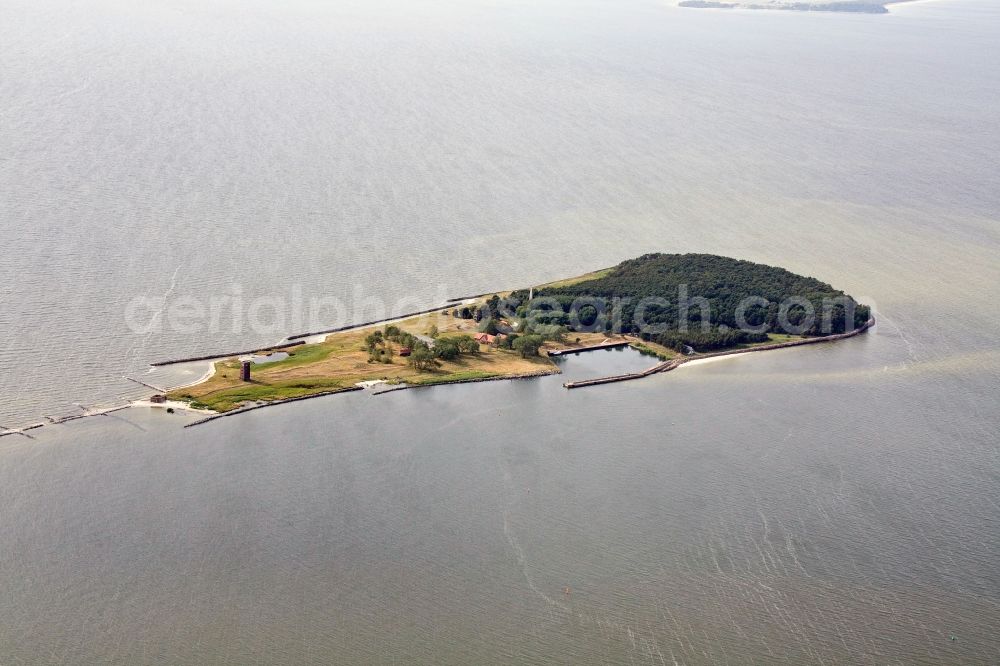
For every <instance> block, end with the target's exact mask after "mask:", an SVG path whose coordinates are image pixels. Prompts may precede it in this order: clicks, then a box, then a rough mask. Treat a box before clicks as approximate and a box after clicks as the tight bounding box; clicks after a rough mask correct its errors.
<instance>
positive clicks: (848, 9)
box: [677, 0, 921, 14]
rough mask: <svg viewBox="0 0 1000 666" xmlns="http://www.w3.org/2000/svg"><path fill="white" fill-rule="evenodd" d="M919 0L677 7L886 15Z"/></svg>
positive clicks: (686, 0)
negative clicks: (895, 8)
mask: <svg viewBox="0 0 1000 666" xmlns="http://www.w3.org/2000/svg"><path fill="white" fill-rule="evenodd" d="M920 1H921V0H884V2H852V1H850V0H846V1H840V2H837V1H834V2H826V3H810V2H774V3H769V4H761V3H758V2H727V1H726V0H681V2H679V3H677V6H678V7H684V8H688V9H753V10H769V11H799V12H832V13H838V14H888V13H889V8H888V5H896V4H902V3H907V2H920Z"/></svg>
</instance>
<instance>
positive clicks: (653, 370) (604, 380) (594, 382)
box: [563, 316, 875, 389]
mask: <svg viewBox="0 0 1000 666" xmlns="http://www.w3.org/2000/svg"><path fill="white" fill-rule="evenodd" d="M874 326H875V317H874V316H872V317H870V318H869V319H868V321H866V322H865V323H864V324H863V325H862V326H859V327H858V328H856V329H854V330H853V331H848V332H846V333H836V334H834V335H823V336H818V337H815V338H804V339H801V340H790V341H788V342H778V343H775V344H769V345H759V346H757V347H747V348H744V349H729V350H723V351H718V352H711V353H708V354H703V355H700V356H694V357H691V356H688V357H682V358H675V359H673V360H670V361H662V362H661V363H657V364H656V365H654V366H652V367H649V368H646V369H645V370H643V371H642V372H634V373H630V374H625V375H610V376H607V377H595V378H593V379H582V380H579V381H575V382H566V383H564V384H563V386H564V387H566V388H567V389H574V388H584V387H587V386H598V385H600V384H611V383H615V382H625V381H631V380H633V379H642V378H644V377H649V376H650V375H655V374H659V373H661V372H670V371H671V370H676V369H677V368H680V367H682V366H684V365H688V364H692V363H695V362H697V361H702V362H709V361H716V360H721V359H723V358H725V357H729V356H742V355H743V354H753V353H755V352H766V351H775V350H778V349H788V348H790V347H801V346H803V345H815V344H821V343H827V342H837V341H838V340H846V339H847V338H853V337H855V336H858V335H861V334H862V333H864V332H866V331H867V330H868V329H870V328H872V327H874Z"/></svg>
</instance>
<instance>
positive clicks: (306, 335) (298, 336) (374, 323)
mask: <svg viewBox="0 0 1000 666" xmlns="http://www.w3.org/2000/svg"><path fill="white" fill-rule="evenodd" d="M449 307H452V306H445V305H439V306H438V307H436V308H430V309H429V310H418V311H417V312H408V313H406V314H401V315H397V316H395V317H389V318H388V319H376V320H374V321H366V322H362V323H360V324H348V325H347V326H337V327H336V328H327V329H324V330H322V331H312V332H310V333H297V334H295V335H290V336H288V339H289V340H301V339H302V338H311V337H312V336H314V335H327V334H329V333H340V332H342V331H350V330H351V329H354V328H366V327H368V326H377V325H378V324H387V323H389V322H391V321H399V320H400V319H409V318H410V317H419V316H420V315H425V314H431V313H432V312H441V311H442V310H447V309H448V308H449Z"/></svg>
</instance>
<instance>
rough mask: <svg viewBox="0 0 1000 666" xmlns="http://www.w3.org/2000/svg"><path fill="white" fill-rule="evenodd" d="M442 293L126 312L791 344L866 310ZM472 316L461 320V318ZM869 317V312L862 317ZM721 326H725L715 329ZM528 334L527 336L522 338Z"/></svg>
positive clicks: (177, 300) (257, 331)
mask: <svg viewBox="0 0 1000 666" xmlns="http://www.w3.org/2000/svg"><path fill="white" fill-rule="evenodd" d="M450 293H453V292H450V290H449V289H448V288H447V286H446V285H444V284H439V285H437V287H436V288H434V289H432V290H426V289H425V290H421V292H420V294H419V295H410V296H405V297H402V298H399V299H397V300H396V301H394V302H387V301H386V300H385V299H383V298H380V297H378V296H375V295H372V294H369V293H367V291H366V289H365V287H364V286H363V285H361V284H356V285H355V286H354V287H353V289H352V290H351V292H350V296H349V297H348V298H343V297H340V296H335V295H330V294H327V295H318V296H317V295H309V296H306V295H305V294H304V292H303V288H302V286H301V285H298V284H296V285H292V286H291V287H290V288H289V289H288V292H287V293H284V294H274V293H271V294H257V295H254V296H253V297H249V296H247V295H246V294H245V293H244V289H243V287H242V286H241V285H238V284H234V285H231V286H230V287H229V289H228V290H226V291H224V292H222V293H218V294H214V295H212V296H209V297H206V298H198V297H195V296H191V295H178V296H173V295H167V296H145V295H144V296H137V297H135V298H134V299H132V300H131V301H130V302H129V303H128V305H127V306H126V308H125V312H124V317H125V323H126V325H127V326H128V329H129V330H130V331H131V332H132V333H134V334H138V335H149V334H155V333H164V332H169V333H175V334H181V335H195V334H202V335H216V334H218V335H239V334H244V333H248V332H249V333H252V334H254V335H256V336H271V337H275V338H280V337H284V336H286V335H289V334H290V333H298V332H312V331H320V330H323V331H329V330H331V329H337V328H342V327H346V326H351V325H362V324H364V323H365V322H369V323H376V322H380V321H385V320H388V319H392V318H400V317H408V316H417V315H422V316H426V315H428V314H429V313H428V309H429V306H428V304H429V303H430V304H434V303H438V304H445V303H448V305H447V306H445V305H442V306H441V309H447V310H448V311H449V312H452V313H453V314H456V315H459V316H466V317H467V318H475V320H476V322H477V323H482V320H483V319H486V320H489V319H495V320H497V321H506V322H508V323H511V322H515V321H518V320H523V321H524V322H525V325H526V328H528V329H537V330H544V329H539V327H544V326H559V327H564V328H565V329H567V330H571V331H576V332H596V331H606V332H609V333H621V332H628V333H634V334H638V335H641V336H643V337H646V338H651V337H654V336H657V335H661V334H664V333H667V332H669V331H678V332H681V333H687V332H689V331H691V330H694V331H700V332H702V333H708V332H710V331H715V332H716V333H718V332H723V333H724V332H727V331H732V330H739V331H743V332H744V333H748V334H753V335H758V336H759V335H762V334H763V333H765V332H782V333H787V334H791V335H801V334H804V333H805V334H809V335H829V334H831V333H839V332H843V331H850V330H853V329H854V328H855V326H856V325H857V322H856V319H855V316H856V311H857V308H858V307H863V306H859V305H858V304H857V302H856V301H854V300H853V299H851V298H849V297H846V296H840V297H824V298H823V299H821V300H817V301H815V302H814V301H811V300H809V299H806V298H803V297H801V296H790V297H787V298H784V299H781V300H780V301H777V302H775V301H772V300H768V299H766V298H763V297H760V296H748V297H746V298H744V299H742V300H741V301H740V302H739V303H737V304H736V306H735V309H734V310H733V311H732V316H720V314H721V313H717V312H713V311H712V305H711V303H710V302H709V301H708V300H707V299H706V298H703V297H700V296H690V295H689V293H688V288H687V285H680V286H679V288H678V289H677V294H676V298H674V299H673V300H670V299H667V298H663V297H647V298H642V299H639V300H635V299H630V298H601V297H593V296H581V297H578V298H576V299H574V300H572V301H571V302H567V300H566V299H565V298H555V297H552V296H541V297H536V298H533V299H531V301H530V304H529V303H526V302H525V301H527V300H528V299H527V294H521V298H492V299H488V300H487V301H486V302H485V304H484V303H483V301H482V300H479V301H478V302H476V303H463V302H456V301H449V299H448V295H449V294H450ZM463 310H464V311H465V312H462V311H463ZM864 312H867V308H865V311H864ZM717 320H718V321H717ZM521 330H523V329H521Z"/></svg>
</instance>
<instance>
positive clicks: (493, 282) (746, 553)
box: [0, 0, 1000, 664]
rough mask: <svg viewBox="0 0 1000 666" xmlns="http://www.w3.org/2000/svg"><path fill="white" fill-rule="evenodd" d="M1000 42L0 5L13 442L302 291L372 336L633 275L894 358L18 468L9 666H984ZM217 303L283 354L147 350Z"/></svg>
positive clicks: (4, 268)
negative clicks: (737, 265) (800, 293)
mask: <svg viewBox="0 0 1000 666" xmlns="http://www.w3.org/2000/svg"><path fill="white" fill-rule="evenodd" d="M998 28H1000V4H998V3H996V2H973V1H971V0H939V1H930V2H919V3H913V4H910V5H894V6H892V7H891V12H890V13H889V14H887V15H882V16H856V15H839V14H811V13H805V12H803V13H798V12H788V13H771V12H760V13H755V12H745V11H736V10H734V11H728V12H715V11H710V10H688V11H686V10H683V9H679V8H676V7H673V6H671V5H669V4H664V3H659V2H641V1H631V0H630V1H627V2H615V3H610V2H598V1H590V2H581V3H568V2H562V1H560V0H547V1H543V2H537V3H513V2H510V3H503V2H485V1H480V0H474V1H472V2H447V1H443V0H442V1H437V2H428V3H419V4H418V3H401V2H395V1H390V0H384V1H381V2H365V3H361V2H333V1H331V2H307V1H306V0H295V1H294V2H289V3H274V2H263V1H260V0H256V1H253V2H244V3H230V2H210V3H183V2H179V1H161V2H147V3H124V2H113V1H110V0H99V1H98V2H94V3H87V4H77V3H69V2H64V1H62V0H51V1H47V2H24V1H21V0H0V232H2V237H3V239H4V243H3V246H2V247H0V257H2V261H0V425H4V426H10V427H12V426H16V425H23V424H25V423H30V422H34V421H38V420H40V419H41V418H42V416H44V415H60V414H65V413H71V412H74V411H77V410H78V407H76V406H74V404H73V403H74V402H79V403H82V404H84V405H86V406H97V405H111V404H117V403H118V402H121V401H123V400H127V399H129V398H137V397H142V396H144V395H146V394H147V392H146V390H145V389H143V388H141V387H139V386H138V385H135V384H132V383H130V382H127V381H125V380H123V379H122V377H123V376H124V375H128V376H135V377H140V378H151V379H153V383H156V380H158V379H167V380H169V381H171V382H179V381H180V379H181V378H180V377H178V376H176V375H170V374H169V373H166V374H162V375H157V374H156V373H154V374H152V375H146V374H145V372H146V369H147V365H146V364H148V363H149V362H151V361H156V360H161V359H163V358H169V357H176V356H196V355H200V354H204V353H210V352H213V351H216V350H221V351H226V350H237V349H249V348H253V347H256V346H263V345H268V344H272V343H274V342H276V341H277V340H279V339H281V338H282V337H284V336H285V335H288V334H291V333H297V332H301V331H302V330H311V329H312V328H314V327H312V326H311V324H313V323H314V322H312V321H309V320H308V318H306V320H301V318H297V317H296V316H295V313H294V312H293V308H288V311H287V312H286V311H285V310H284V309H282V304H287V303H290V302H292V301H294V300H295V299H296V298H297V294H301V296H302V298H304V299H306V300H308V299H309V298H312V297H332V298H336V299H338V300H339V301H342V302H343V303H346V304H347V305H348V308H347V312H345V313H343V318H345V319H347V320H352V319H353V320H356V321H362V320H365V319H370V318H371V316H372V315H374V314H377V313H376V312H375V311H374V309H377V305H372V303H371V301H369V300H367V299H368V298H369V297H378V298H381V299H383V301H384V302H385V303H387V304H388V305H387V308H388V309H390V310H395V311H399V312H402V311H408V310H415V309H420V308H423V307H430V306H433V305H436V304H437V303H438V302H439V301H440V300H441V299H442V298H446V297H453V296H460V295H463V294H467V293H479V292H484V291H489V290H493V289H503V288H509V287H520V286H526V285H530V284H539V283H541V282H544V281H546V280H550V279H555V278H559V277H564V276H567V275H573V274H577V273H581V272H584V271H587V270H592V269H595V268H599V267H603V266H608V265H612V264H614V263H615V262H617V261H620V260H621V259H624V258H627V257H630V256H635V255H638V254H641V253H644V252H648V251H666V252H686V251H696V252H714V253H719V254H726V255H730V256H736V257H740V258H746V259H752V260H755V261H762V262H766V263H771V264H776V265H781V266H785V267H787V268H789V269H790V270H793V271H796V272H800V273H804V274H808V275H813V276H815V277H818V278H821V279H823V280H825V281H827V282H830V283H831V284H834V285H835V286H837V287H839V288H842V289H845V290H846V291H847V292H848V293H851V294H853V295H855V296H856V297H858V298H859V299H861V300H863V301H865V302H868V303H870V304H872V305H873V306H874V308H875V310H876V316H877V318H878V325H877V326H876V328H875V329H874V330H873V331H871V332H869V333H867V334H865V335H863V336H859V337H858V338H854V339H851V340H848V341H844V342H842V343H838V344H835V345H828V346H818V347H812V348H801V349H794V350H784V351H780V352H774V353H765V354H757V355H750V356H745V357H736V358H733V359H728V360H725V361H718V362H714V363H709V364H705V365H696V366H691V367H683V368H681V369H678V370H676V371H674V372H671V373H668V374H667V375H662V376H655V377H651V378H647V379H644V380H642V381H639V382H629V383H625V384H620V385H609V386H603V387H595V388H591V389H582V390H577V391H566V390H565V389H563V388H562V386H561V383H562V381H565V380H566V379H567V378H570V377H578V376H579V377H584V376H590V374H589V373H591V372H592V371H593V372H597V371H602V370H604V369H605V368H612V367H613V368H619V367H621V368H628V369H632V368H635V367H642V365H643V364H644V363H645V359H639V358H636V355H635V354H634V353H633V352H631V351H624V352H600V353H597V354H595V355H591V356H587V355H580V356H575V357H570V358H567V359H564V360H563V361H562V362H561V367H562V368H563V370H564V373H565V374H564V375H562V376H554V377H548V378H541V379H537V380H530V381H517V382H499V383H490V384H480V385H473V386H452V387H434V388H429V389H420V390H413V391H401V392H394V393H389V394H386V395H383V396H372V395H370V394H369V393H367V392H365V393H358V394H350V395H342V396H334V397H329V398H322V399H317V400H313V401H307V402H304V403H297V404H295V405H288V406H281V407H274V408H269V409H264V410H260V411H258V412H254V413H250V414H246V415H243V416H239V417H235V418H229V419H221V420H219V421H215V422H212V423H211V424H206V425H203V426H198V427H196V428H190V429H184V428H182V427H181V426H182V424H183V423H185V422H187V421H188V420H189V417H187V416H182V415H179V414H176V415H167V414H166V413H164V412H162V411H159V410H157V411H147V410H142V409H131V410H126V411H124V412H117V413H115V414H113V415H109V416H103V417H95V418H90V419H83V420H80V421H74V422H72V423H68V424H64V425H48V426H45V427H43V428H40V429H38V430H33V431H31V433H30V434H32V436H33V439H28V438H26V437H23V436H7V437H3V438H0V584H2V585H0V589H3V594H0V618H2V620H0V663H39V662H44V663H96V662H110V663H163V662H167V663H232V664H243V663H248V662H256V663H329V662H331V661H336V662H341V663H359V662H360V663H373V662H374V663H396V662H404V663H654V664H664V663H665V664H671V663H675V662H676V663H679V664H698V663H706V664H709V663H710V664H717V663H731V664H743V663H762V664H763V663H768V664H770V663H788V664H799V663H828V664H830V663H872V664H876V663H877V664H886V663H889V664H912V663H928V664H930V663H943V664H958V663H961V664H978V663H981V664H989V663H995V662H996V660H997V658H998V657H1000V639H998V638H997V636H998V632H997V631H996V627H998V626H1000V527H998V524H997V516H998V515H1000V459H998V455H1000V447H998V439H997V436H996V432H997V430H998V427H1000V407H998V403H997V400H996V396H997V391H998V389H1000V351H998V345H997V342H998V340H997V338H998V334H997V322H998V321H1000V301H998V300H997V299H996V297H995V292H996V287H997V285H1000V234H998V227H997V224H998V211H1000V169H998V164H997V155H998V154H1000V115H998V114H997V113H996V109H997V108H1000V47H998V45H997V40H996V38H995V35H996V34H997V32H998ZM220 293H228V294H233V293H239V294H241V295H242V298H243V299H244V302H245V303H251V302H253V301H254V299H260V298H270V299H273V301H274V302H276V303H278V304H279V305H278V307H276V308H275V312H276V313H277V316H275V317H273V318H272V319H273V321H270V326H268V327H261V326H257V327H249V326H246V325H244V326H242V329H240V330H238V329H237V327H230V326H221V327H218V328H215V329H209V328H208V327H206V328H201V329H198V328H196V329H195V330H183V331H182V330H177V329H176V328H171V327H164V328H163V329H162V330H152V331H147V332H137V331H135V330H132V329H130V327H129V325H128V322H127V320H126V312H127V310H128V307H129V304H130V303H132V302H133V301H134V300H135V299H136V298H137V297H141V296H144V295H146V296H155V297H161V296H164V297H166V299H167V300H168V301H177V300H178V299H183V298H193V299H199V298H201V299H204V298H206V295H212V294H220ZM359 304H360V305H359ZM327 314H329V316H330V317H331V318H335V317H334V315H336V314H337V313H334V312H332V311H331V312H329V313H327ZM389 314H391V312H390V313H389ZM321 319H322V317H321ZM315 323H318V324H319V325H320V326H318V327H320V328H321V327H323V325H324V324H326V323H327V322H326V321H325V320H323V321H319V322H315ZM333 323H348V322H347V321H343V322H331V325H332V324H333ZM262 328H265V329H266V330H261V329H262ZM953 637H954V640H952V638H953Z"/></svg>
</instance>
